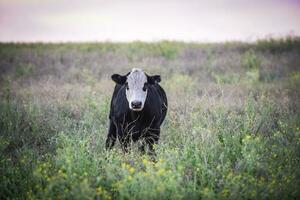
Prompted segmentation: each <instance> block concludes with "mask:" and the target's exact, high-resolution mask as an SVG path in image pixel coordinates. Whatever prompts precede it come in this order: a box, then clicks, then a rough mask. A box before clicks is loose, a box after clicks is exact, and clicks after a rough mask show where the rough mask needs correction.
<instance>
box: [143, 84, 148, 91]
mask: <svg viewBox="0 0 300 200" xmlns="http://www.w3.org/2000/svg"><path fill="white" fill-rule="evenodd" d="M147 89H148V83H145V84H144V87H143V90H144V92H146V90H147Z"/></svg>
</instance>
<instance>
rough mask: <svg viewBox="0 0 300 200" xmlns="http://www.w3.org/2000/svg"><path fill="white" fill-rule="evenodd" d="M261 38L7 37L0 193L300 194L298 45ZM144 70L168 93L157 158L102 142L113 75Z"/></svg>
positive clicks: (181, 196)
mask: <svg viewBox="0 0 300 200" xmlns="http://www.w3.org/2000/svg"><path fill="white" fill-rule="evenodd" d="M293 42H296V41H293ZM260 45H262V44H261V43H260V44H257V46H255V45H253V44H251V45H250V44H236V43H232V44H215V45H200V44H184V43H175V42H167V41H166V42H163V43H157V44H147V43H141V42H137V43H129V44H113V43H112V44H58V45H55V44H51V45H44V44H26V45H23V44H1V45H0V46H1V47H0V49H1V51H0V52H1V53H0V58H1V59H0V60H1V71H2V72H3V73H2V74H1V86H0V95H1V99H0V137H1V139H0V152H1V153H0V162H1V167H0V176H1V181H0V198H1V199H49V198H50V199H297V198H299V196H300V194H299V187H300V170H299V166H300V116H299V102H298V99H299V94H300V93H299V88H300V81H299V80H300V79H299V68H298V67H297V66H299V65H298V64H299V63H300V60H299V56H298V55H299V54H298V53H299V52H298V51H295V49H294V48H292V47H294V46H296V44H293V45H291V48H286V47H285V49H284V51H278V52H276V55H275V54H272V53H270V52H269V51H267V50H266V51H262V50H257V49H256V47H260ZM56 47H57V48H56ZM158 47H159V48H158ZM272 48H273V47H272ZM274 48H275V47H274ZM5 49H8V51H5ZM59 49H63V51H61V50H59ZM103 49H105V51H103ZM162 49H163V50H162ZM8 52H10V53H8ZM49 52H51V53H53V54H51V55H49ZM158 52H159V53H158ZM122 63H124V65H123V66H121V64H122ZM112 64H114V65H115V66H114V68H112V67H113V66H112ZM278 64H281V66H280V67H278ZM136 66H139V67H143V68H145V70H147V71H149V72H150V73H158V74H161V75H162V86H163V87H164V88H165V90H166V92H167V95H168V98H169V104H170V105H169V111H168V114H167V118H166V121H165V122H164V123H163V125H162V127H161V128H162V130H161V138H160V142H159V144H158V145H157V146H156V147H155V148H156V152H157V158H156V162H153V161H152V160H151V159H150V158H149V157H148V156H147V155H142V154H141V153H140V152H139V151H138V146H139V145H138V144H133V148H132V151H131V152H129V153H126V154H124V153H123V152H122V151H121V148H120V146H119V145H117V146H116V147H115V148H114V149H113V150H112V151H109V152H108V151H105V149H104V146H105V138H106V134H107V118H108V112H109V104H110V97H111V94H112V89H113V86H114V85H113V82H112V81H110V80H109V75H110V74H111V73H113V72H118V73H126V71H127V70H129V68H130V67H136ZM272 70H278V71H280V72H281V73H279V74H280V75H276V76H275V75H274V76H273V78H272V79H268V80H267V79H263V78H260V77H259V76H263V77H267V76H269V75H270V74H272V73H274V72H273V71H272ZM254 71H255V72H257V74H256V75H255V76H250V75H249V72H253V73H254ZM276 73H277V72H276ZM233 76H234V77H237V78H236V79H235V80H234V81H233V80H232V77H233Z"/></svg>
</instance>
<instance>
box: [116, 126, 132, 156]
mask: <svg viewBox="0 0 300 200" xmlns="http://www.w3.org/2000/svg"><path fill="white" fill-rule="evenodd" d="M115 127H116V130H117V136H118V140H119V142H120V144H121V147H122V150H123V151H124V152H125V153H127V152H128V146H129V145H128V144H129V135H128V133H127V131H126V130H124V129H123V127H122V125H121V123H116V126H115Z"/></svg>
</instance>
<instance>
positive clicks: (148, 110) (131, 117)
mask: <svg viewBox="0 0 300 200" xmlns="http://www.w3.org/2000/svg"><path fill="white" fill-rule="evenodd" d="M111 79H112V80H113V81H114V82H115V83H116V85H115V88H114V92H113V95H112V99H111V104H110V112H109V129H108V135H107V139H106V149H108V150H109V149H111V148H112V147H113V146H114V145H115V142H116V140H117V139H118V140H119V142H120V144H121V147H122V149H123V151H124V152H128V150H129V149H130V145H131V142H136V141H138V140H139V139H140V140H142V146H141V147H140V150H141V151H142V152H144V153H145V148H146V147H147V146H148V149H149V151H148V153H149V154H151V155H155V151H154V145H155V144H157V143H158V140H159V136H160V126H161V124H162V123H163V121H164V119H165V117H166V114H167V109H168V101H167V96H166V93H165V91H164V90H163V88H162V87H161V86H160V85H159V82H160V81H161V77H160V75H154V76H149V75H148V74H146V73H145V72H144V71H143V70H142V69H139V68H133V69H132V70H131V72H128V73H127V74H126V75H123V76H122V75H119V74H113V75H112V76H111Z"/></svg>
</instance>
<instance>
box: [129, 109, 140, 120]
mask: <svg viewBox="0 0 300 200" xmlns="http://www.w3.org/2000/svg"><path fill="white" fill-rule="evenodd" d="M141 114H142V112H141V111H133V110H131V111H130V116H131V118H132V120H137V119H139V118H140V117H141Z"/></svg>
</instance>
